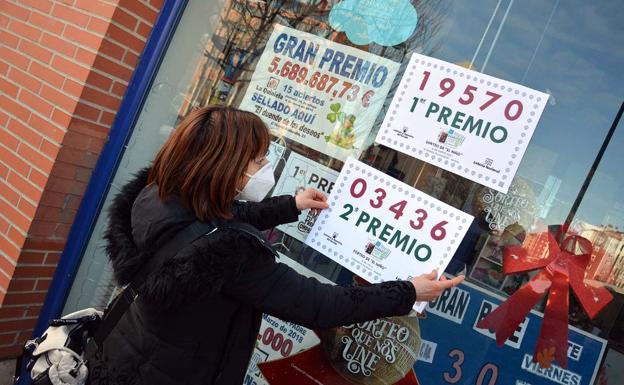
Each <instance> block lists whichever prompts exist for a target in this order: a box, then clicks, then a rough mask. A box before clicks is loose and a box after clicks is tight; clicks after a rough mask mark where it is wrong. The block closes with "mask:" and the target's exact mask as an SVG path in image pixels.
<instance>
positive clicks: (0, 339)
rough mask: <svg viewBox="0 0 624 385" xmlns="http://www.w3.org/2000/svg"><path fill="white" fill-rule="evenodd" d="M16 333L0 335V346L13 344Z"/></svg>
mask: <svg viewBox="0 0 624 385" xmlns="http://www.w3.org/2000/svg"><path fill="white" fill-rule="evenodd" d="M16 338H17V333H15V332H13V333H2V334H0V345H11V344H13V343H14V342H15V340H16Z"/></svg>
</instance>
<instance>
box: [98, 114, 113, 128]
mask: <svg viewBox="0 0 624 385" xmlns="http://www.w3.org/2000/svg"><path fill="white" fill-rule="evenodd" d="M115 116H116V114H113V113H112V112H108V111H102V116H101V117H100V123H102V124H104V125H106V126H109V127H110V126H112V125H113V122H114V121H115Z"/></svg>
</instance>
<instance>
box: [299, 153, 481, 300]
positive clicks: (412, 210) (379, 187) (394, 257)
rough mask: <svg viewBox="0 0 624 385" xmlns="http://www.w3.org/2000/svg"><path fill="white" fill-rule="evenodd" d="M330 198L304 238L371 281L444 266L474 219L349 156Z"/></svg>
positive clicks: (397, 277) (393, 278)
mask: <svg viewBox="0 0 624 385" xmlns="http://www.w3.org/2000/svg"><path fill="white" fill-rule="evenodd" d="M329 201H330V207H329V208H328V209H326V210H324V211H323V212H322V213H321V214H320V216H319V218H318V219H317V221H316V223H315V224H314V227H313V229H312V231H311V233H310V236H309V237H308V238H307V240H306V243H307V244H308V245H310V246H311V247H313V248H314V249H316V250H318V251H319V252H321V253H323V254H324V255H326V256H327V257H329V258H331V259H332V260H334V261H336V262H337V263H339V264H340V265H342V266H344V267H346V268H348V269H349V270H351V271H352V272H354V273H355V274H357V275H359V276H361V277H362V278H364V279H366V280H368V281H369V282H380V281H389V280H395V279H406V278H408V277H410V276H417V275H420V274H423V273H429V272H431V271H432V270H434V269H438V270H439V271H440V272H442V271H444V269H445V268H446V266H447V265H448V263H449V262H450V260H451V258H452V257H453V254H454V253H455V250H456V249H457V246H458V245H459V243H460V242H461V240H462V238H463V237H464V235H465V234H466V231H467V230H468V227H469V226H470V224H471V223H472V220H473V217H472V216H471V215H469V214H466V213H464V212H463V211H461V210H458V209H456V208H454V207H452V206H450V205H447V204H446V203H443V202H441V201H439V200H437V199H435V198H433V197H431V196H429V195H427V194H424V193H422V192H420V191H418V190H416V189H415V188H413V187H411V186H409V185H407V184H405V183H403V182H400V181H398V180H396V179H394V178H392V177H389V176H388V175H386V174H384V173H382V172H380V171H378V170H376V169H374V168H372V167H370V166H367V165H365V164H364V163H361V162H359V161H357V160H355V159H353V158H349V159H347V161H346V162H345V165H344V167H343V169H342V171H341V173H340V175H339V177H338V180H337V181H336V185H335V186H334V189H333V191H332V194H331V196H330V198H329ZM423 308H424V304H422V303H419V304H417V305H416V307H415V309H416V310H418V311H421V310H422V309H423Z"/></svg>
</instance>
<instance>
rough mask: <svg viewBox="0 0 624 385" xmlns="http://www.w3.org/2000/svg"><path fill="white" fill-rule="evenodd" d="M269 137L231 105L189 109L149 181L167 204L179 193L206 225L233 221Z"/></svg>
mask: <svg viewBox="0 0 624 385" xmlns="http://www.w3.org/2000/svg"><path fill="white" fill-rule="evenodd" d="M270 140H271V138H270V134H269V130H268V128H267V127H266V125H265V124H264V123H263V122H262V120H260V118H259V117H258V116H257V115H255V114H253V113H251V112H247V111H241V110H238V109H235V108H232V107H224V106H207V107H203V108H198V109H196V110H193V111H191V112H190V113H189V114H188V115H187V116H186V117H185V118H184V119H183V120H182V122H180V124H179V125H178V127H177V128H176V129H175V130H174V132H173V134H172V135H171V136H170V137H169V139H167V141H166V142H165V144H164V145H163V147H162V148H161V149H160V151H159V152H158V155H156V158H155V159H154V164H153V165H152V168H151V170H150V173H149V178H148V183H156V184H157V185H158V194H159V196H160V199H161V200H162V201H163V202H164V201H166V200H168V199H169V198H170V197H171V195H178V196H179V197H180V200H181V202H182V204H183V205H184V206H185V207H187V208H189V209H191V210H192V211H193V212H194V213H195V215H196V216H197V217H198V218H199V219H200V220H202V221H208V220H210V219H214V218H225V219H228V218H231V216H232V214H231V212H230V207H231V205H232V203H233V201H234V197H235V196H236V194H237V191H236V189H237V187H238V183H240V181H241V178H242V177H243V175H244V173H245V171H246V170H247V166H248V165H249V162H250V161H252V160H254V159H256V158H258V157H260V156H263V155H264V154H265V153H266V151H267V149H268V147H269V142H270Z"/></svg>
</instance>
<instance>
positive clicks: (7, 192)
mask: <svg viewBox="0 0 624 385" xmlns="http://www.w3.org/2000/svg"><path fill="white" fill-rule="evenodd" d="M0 188H2V198H4V199H6V200H7V201H9V203H10V204H11V205H13V206H17V204H18V202H19V200H20V194H19V193H18V192H16V191H15V190H13V188H11V186H10V185H9V184H7V183H6V182H5V181H4V180H2V179H0Z"/></svg>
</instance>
